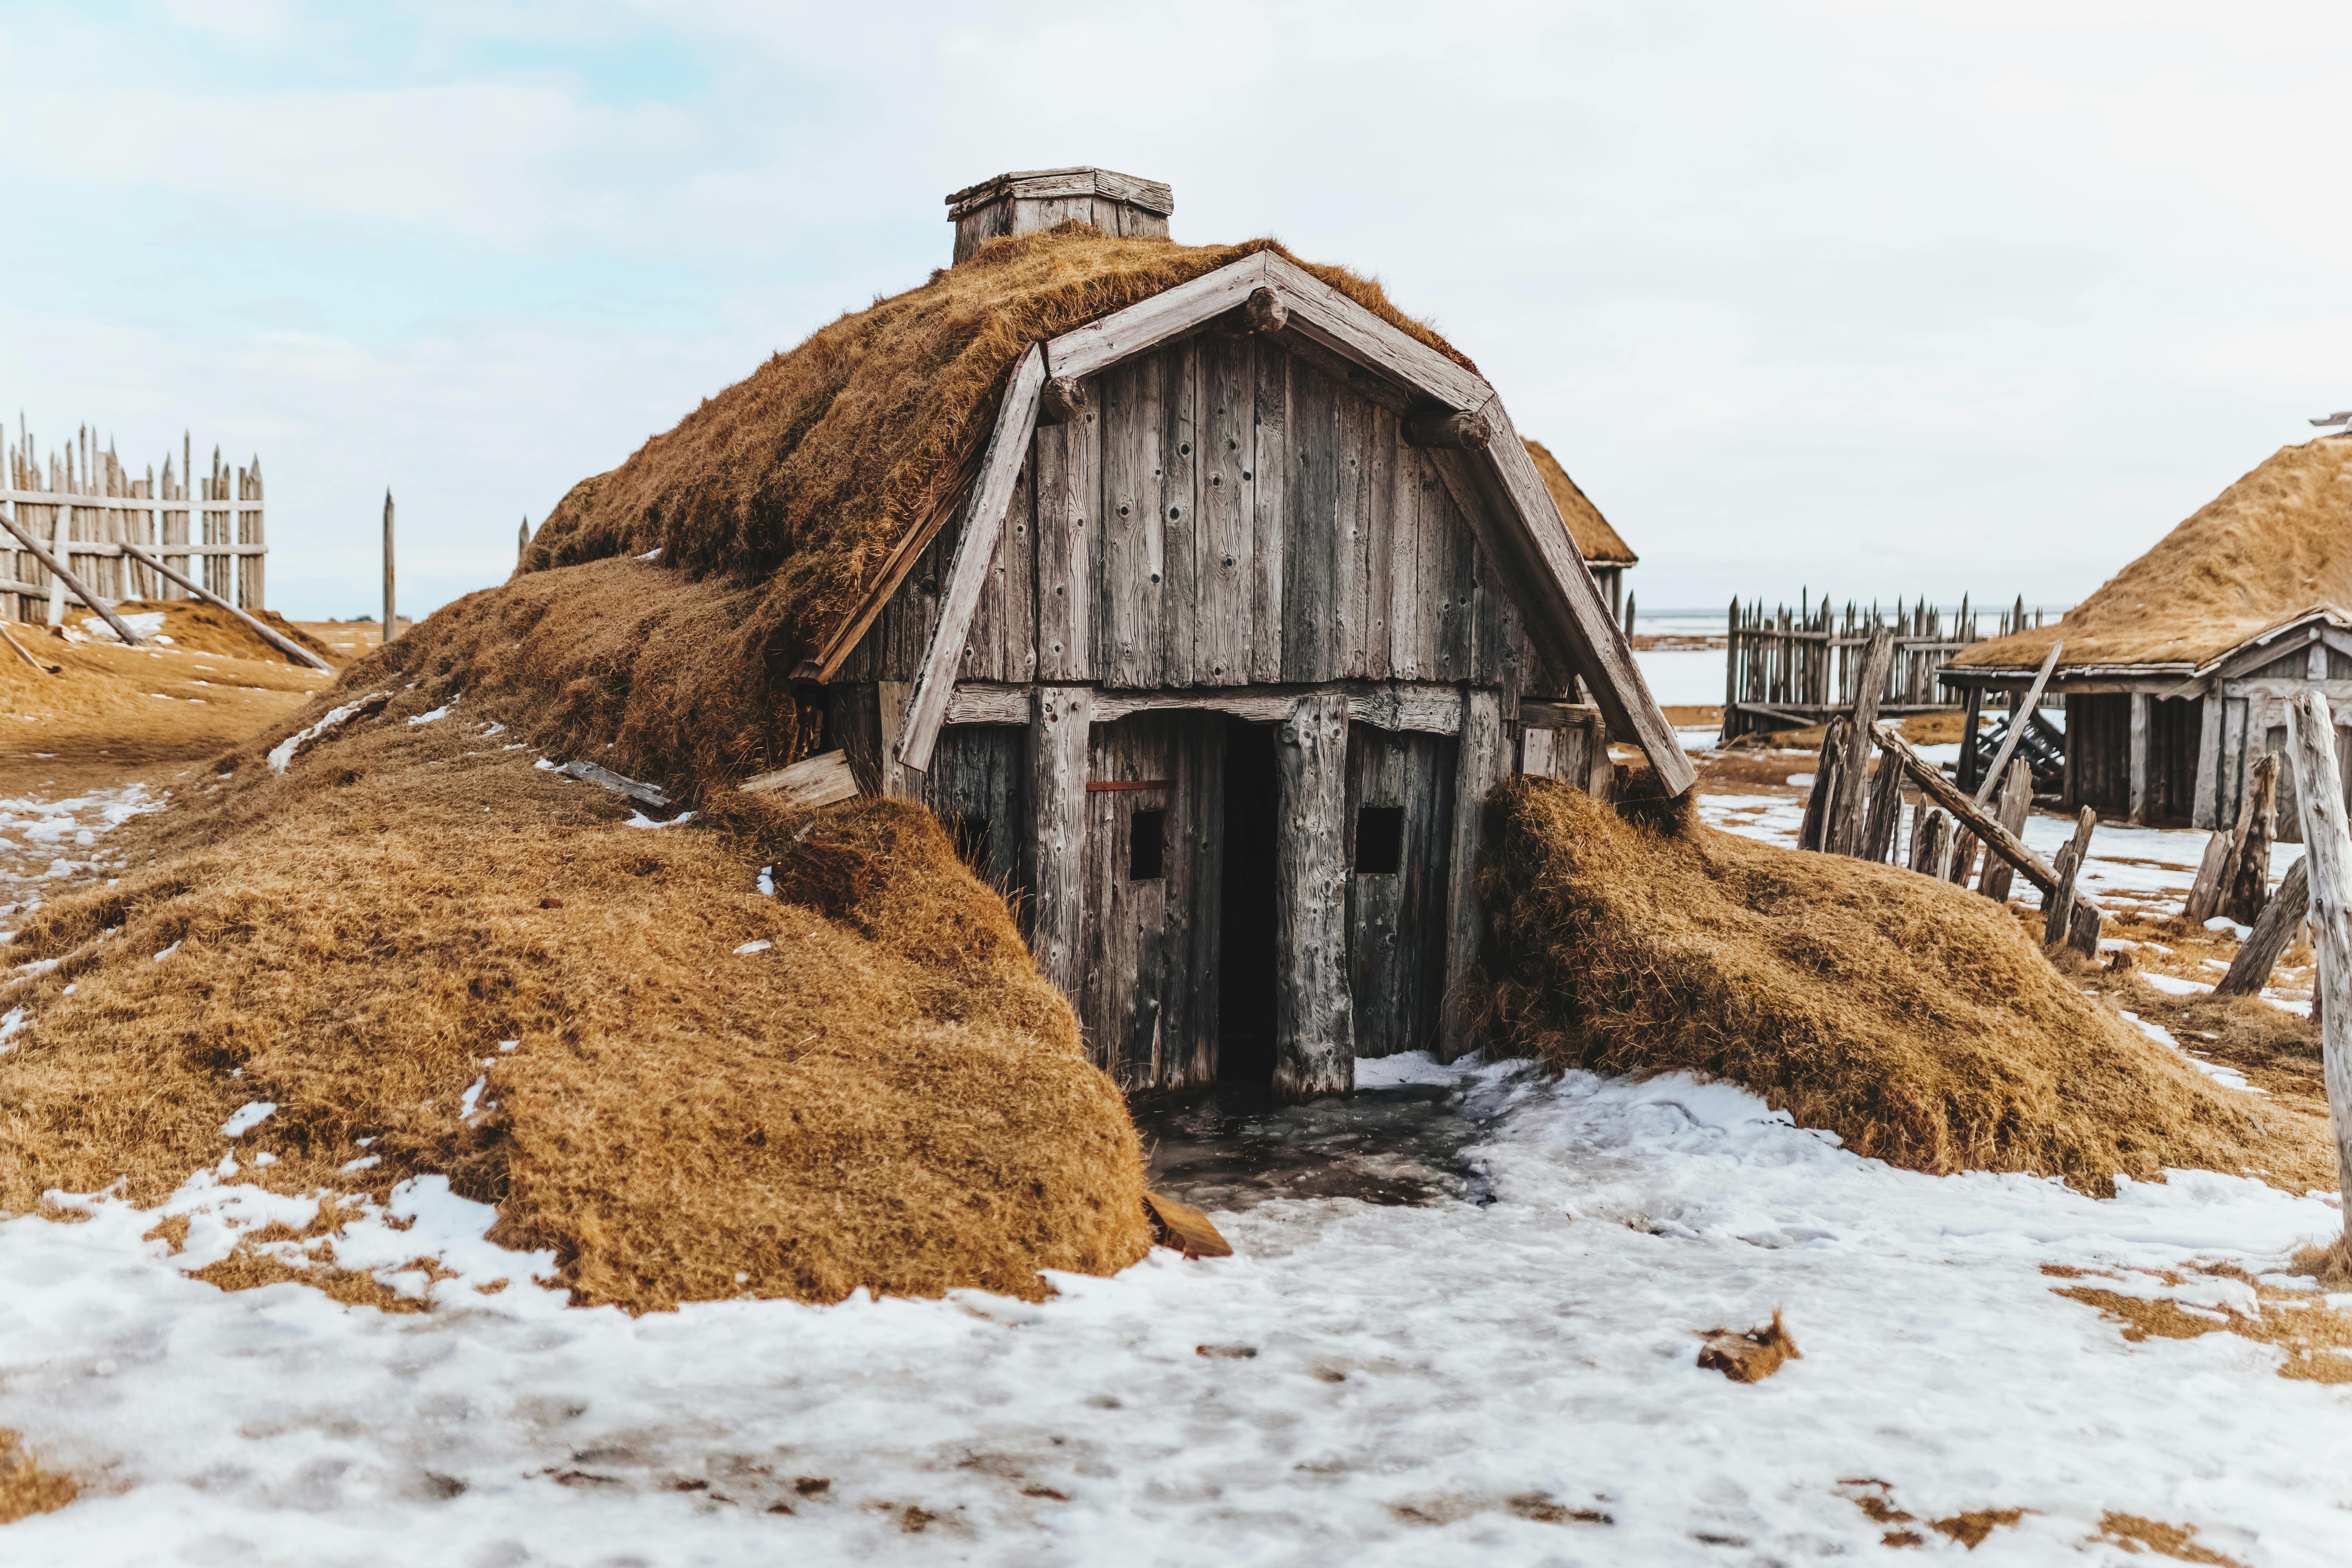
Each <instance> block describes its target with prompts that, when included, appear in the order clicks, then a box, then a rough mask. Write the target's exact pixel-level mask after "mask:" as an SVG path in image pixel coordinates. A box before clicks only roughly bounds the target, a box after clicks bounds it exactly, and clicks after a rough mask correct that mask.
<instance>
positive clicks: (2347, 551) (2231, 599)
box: [1952, 437, 2352, 669]
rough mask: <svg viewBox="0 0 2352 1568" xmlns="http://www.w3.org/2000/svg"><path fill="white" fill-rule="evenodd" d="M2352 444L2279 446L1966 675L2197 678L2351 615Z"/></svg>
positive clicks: (1990, 651) (1960, 663)
mask: <svg viewBox="0 0 2352 1568" xmlns="http://www.w3.org/2000/svg"><path fill="white" fill-rule="evenodd" d="M2347 607H2352V441H2347V440H2344V439H2341V438H2339V437H2322V438H2320V439H2319V440H2316V441H2309V442H2305V444H2304V445H2302V446H2299V447H2280V448H2279V449H2278V451H2276V452H2274V453H2273V454H2272V455H2271V457H2270V458H2269V459H2268V460H2267V461H2265V462H2264V463H2263V464H2262V466H2261V467H2259V468H2255V469H2254V470H2253V471H2252V473H2250V474H2248V475H2246V476H2245V477H2244V478H2243V479H2240V480H2239V481H2238V482H2237V483H2236V484H2233V485H2231V487H2230V488H2229V489H2226V490H2223V491H2222V492H2221V494H2220V495H2218V496H2216V497H2214V498H2213V499H2212V500H2210V501H2208V502H2207V503H2206V504H2205V505H2204V506H2203V507H2201V508H2200V509H2199V510H2198V511H2197V513H2196V515H2195V516H2193V517H2191V518H2189V520H2188V521H2186V522H2183V523H2181V524H2180V525H2179V527H2178V528H2175V529H2174V530H2173V531H2171V532H2170V533H2168V534H2166V535H2165V536H2164V537H2163V538H2162V539H2160V540H2158V542H2157V544H2156V547H2155V548H2154V549H2152V550H2150V551H2149V552H2147V554H2145V555H2143V556H2141V557H2140V558H2139V559H2138V560H2137V561H2135V562H2133V563H2131V564H2130V565H2128V566H2126V567H2125V568H2124V569H2123V570H2122V571H2120V572H2118V573H2116V574H2115V575H2114V576H2113V577H2110V578H2109V579H2107V581H2106V582H2105V584H2102V585H2101V586H2100V588H2099V590H2098V591H2097V592H2096V593H2095V594H2093V595H2091V596H2090V597H2089V598H2087V599H2085V600H2084V601H2083V602H2082V603H2081V604H2079V605H2075V606H2074V608H2073V609H2071V610H2069V611H2067V612H2066V614H2065V616H2064V618H2063V619H2062V620H2059V621H2056V622H2054V623H2053V624H2051V625H2049V626H2036V627H2034V628H2033V629H2032V630H2031V631H2023V632H2017V633H2014V634H2012V635H2011V636H2009V637H1997V638H1995V639H1993V640H1991V641H1990V642H1983V643H1979V644H1978V645H1977V646H1976V647H1971V648H1969V650H1968V651H1967V652H1966V653H1964V654H1962V655H1961V656H1960V657H1959V658H1956V659H1954V660H1953V661H1952V662H1953V665H1954V666H1955V667H1956V668H1992V669H2004V668H2024V669H2031V668H2034V667H2035V666H2036V665H2038V664H2040V663H2041V662H2042V656H2043V655H2045V654H2047V653H2048V652H2049V651H2050V645H2051V643H2052V642H2053V640H2057V639H2060V638H2063V639H2064V641H2065V644H2066V651H2065V652H2064V653H2063V655H2062V656H2061V657H2060V666H2059V667H2060V668H2061V669H2074V668H2084V667H2095V666H2113V665H2137V664H2146V665H2164V666H2181V667H2186V668H2191V669H2194V668H2200V667H2201V666H2203V665H2205V664H2207V663H2210V661H2211V660H2213V659H2216V658H2220V657H2221V655H2223V654H2225V653H2227V652H2229V651H2230V650H2231V648H2233V647H2237V646H2239V645H2240V644H2241V643H2243V642H2244V641H2245V640H2246V639H2247V638H2249V637H2252V636H2254V635H2255V634H2256V633H2258V632H2263V631H2266V630H2268V629H2269V628H2271V627H2272V626H2278V625H2280V624H2281V623H2283V622H2285V621H2291V620H2294V619H2296V618H2298V617H2300V616H2304V615H2305V614H2308V613H2309V612H2311V611H2313V610H2319V609H2335V610H2336V611H2337V613H2338V614H2341V615H2346V616H2352V608H2347Z"/></svg>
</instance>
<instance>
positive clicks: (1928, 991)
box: [1480, 778, 2333, 1196]
mask: <svg viewBox="0 0 2352 1568" xmlns="http://www.w3.org/2000/svg"><path fill="white" fill-rule="evenodd" d="M1486 832H1487V836H1488V838H1487V844H1486V856H1485V858H1484V862H1483V863H1484V866H1485V869H1484V870H1482V871H1481V873H1480V879H1481V880H1480V885H1481V887H1482V889H1484V892H1485V896H1486V907H1487V910H1488V911H1489V914H1490V916H1491V919H1492V921H1493V939H1492V945H1491V947H1490V949H1489V951H1488V952H1487V953H1486V957H1485V963H1484V977H1483V978H1482V980H1481V982H1480V984H1481V985H1482V987H1483V991H1484V997H1483V1002H1484V1013H1485V1016H1486V1024H1487V1026H1488V1028H1489V1030H1490V1034H1491V1037H1492V1038H1493V1040H1494V1042H1495V1043H1496V1046H1497V1047H1498V1048H1502V1049H1506V1050H1516V1051H1518V1052H1522V1053H1526V1054H1530V1055H1535V1056H1539V1057H1540V1058H1542V1059H1543V1060H1544V1061H1545V1062H1546V1063H1548V1064H1549V1066H1551V1067H1553V1068H1570V1067H1576V1068H1592V1069H1594V1070H1596V1071H1601V1072H1608V1073H1632V1074H1641V1073H1653V1072H1670V1071H1675V1070H1691V1071H1696V1072H1700V1073H1704V1074H1706V1075H1708V1076H1710V1077H1715V1078H1721V1079H1728V1080H1731V1081H1733V1082H1736V1083H1740V1084H1744V1085H1746V1086H1748V1088H1750V1089H1755V1090H1756V1091H1757V1092H1759V1093H1760V1094H1762V1095H1763V1096H1764V1097H1765V1099H1766V1100H1768V1101H1769V1103H1770V1104H1772V1105H1773V1106H1774V1107H1776V1108H1778V1109H1781V1110H1787V1111H1788V1112H1789V1113H1790V1115H1791V1116H1792V1117H1793V1118H1794V1119H1795V1120H1796V1121H1798V1122H1799V1123H1800V1124H1801V1125H1803V1126H1808V1127H1819V1128H1824V1129H1826V1130H1828V1131H1832V1132H1835V1133H1836V1134H1838V1136H1839V1137H1840V1138H1841V1139H1843V1141H1844V1142H1845V1145H1846V1147H1848V1148H1850V1149H1852V1150H1853V1151H1854V1152H1857V1153H1861V1154H1865V1155H1871V1156H1874V1157H1876V1158H1879V1159H1884V1160H1885V1161H1888V1162H1889V1163H1894V1164H1897V1165H1902V1166H1906V1167H1908V1168H1910V1169H1913V1170H1918V1171H1927V1172H1933V1173H1949V1172H1954V1171H1960V1170H1992V1171H2032V1172H2036V1173H2041V1174H2043V1175H2054V1176H2060V1177H2063V1178H2064V1179H2065V1181H2066V1182H2067V1183H2068V1184H2070V1185H2073V1186H2075V1187H2078V1188H2080V1189H2082V1190H2084V1191H2085V1192H2089V1193H2093V1194H2098V1195H2102V1196H2105V1195H2107V1194H2111V1193H2112V1192H2113V1191H2114V1178H2115V1176H2116V1174H2117V1173H2122V1174H2126V1175H2128V1176H2131V1177H2132V1178H2134V1179H2136V1180H2147V1179H2152V1178H2155V1177H2157V1176H2158V1174H2159V1173H2161V1172H2162V1171H2163V1169H2164V1168H2165V1167H2166V1166H2168V1165H2169V1166H2200V1167H2203V1168H2206V1169H2210V1170H2216V1171H2224V1172H2229V1173H2242V1172H2245V1171H2248V1170H2250V1169H2252V1168H2257V1167H2258V1168H2261V1169H2262V1170H2263V1171H2265V1172H2267V1173H2269V1174H2270V1176H2271V1177H2272V1179H2273V1180H2275V1181H2277V1182H2279V1183H2280V1184H2283V1185H2286V1186H2289V1187H2290V1188H2291V1189H2292V1190H2294V1191H2303V1190H2305V1189H2307V1188H2309V1187H2311V1186H2315V1185H2319V1184H2323V1183H2326V1182H2327V1181H2328V1180H2330V1179H2331V1177H2332V1173H2333V1161H2332V1158H2330V1154H2329V1151H2327V1150H2326V1148H2325V1147H2323V1146H2322V1143H2321V1142H2320V1140H2319V1139H2318V1138H2316V1137H2315V1135H2314V1134H2313V1133H2312V1131H2311V1130H2310V1129H2309V1128H2307V1127H2305V1126H2304V1125H2303V1124H2302V1121H2301V1120H2300V1119H2279V1118H2265V1117H2263V1115H2261V1114H2260V1113H2259V1112H2258V1111H2257V1110H2255V1108H2254V1102H2253V1101H2252V1100H2250V1099H2249V1097H2247V1096H2245V1095H2242V1094H2239V1093H2236V1092H2233V1091H2230V1090H2226V1089H2221V1088H2218V1087H2217V1086H2215V1085H2214V1084H2213V1083H2212V1082H2211V1080H2210V1079H2207V1078H2205V1077H2204V1076H2203V1075H2201V1074H2200V1073H2199V1072H2198V1071H2197V1070H2196V1069H2195V1068H2194V1067H2193V1066H2191V1065H2190V1064H2189V1061H2188V1060H2187V1059H2186V1058H2183V1057H2181V1056H2179V1054H2177V1053H2175V1052H2172V1051H2169V1050H2167V1049H2166V1048H2165V1047H2162V1046H2159V1045H2158V1044H2156V1043H2155V1042H2154V1041H2152V1040H2150V1039H2148V1038H2147V1037H2145V1036H2143V1035H2142V1034H2140V1033H2139V1032H2138V1031H2137V1029H2135V1028H2133V1027H2132V1026H2131V1025H2130V1024H2129V1023H2127V1022H2126V1021H2125V1020H2124V1019H2122V1018H2121V1017H2119V1016H2116V1014H2114V1013H2113V1012H2110V1011H2108V1010H2107V1009H2106V1008H2105V1007H2103V1006H2101V1005H2099V1004H2098V1003H2097V1002H2095V1001H2094V1000H2092V999H2091V998H2089V997H2087V996H2085V995H2084V994H2082V992H2081V991H2080V990H2078V989H2077V988H2076V987H2075V986H2074V984H2072V983H2070V982H2069V981H2068V980H2067V979H2066V978H2065V977H2064V976H2063V975H2061V974H2059V973H2057V972H2056V971H2055V970H2053V968H2052V967H2051V966H2050V964H2049V963H2048V962H2047V961H2046V960H2044V959H2043V958H2042V955H2041V954H2040V952H2037V951H2036V950H2035V949H2034V947H2033V945H2032V942H2030V941H2029V940H2028V939H2027V938H2026V936H2025V935H2024V934H2023V933H2022V932H2021V931H2020V930H2019V928H2018V925H2017V922H2016V921H2014V920H2013V919H2012V918H2011V916H2010V915H2009V914H2008V912H2007V911H2006V910H2003V909H2002V908H2000V906H1999V905H1996V904H1994V903H1992V902H1991V901H1990V900H1986V899H1983V898H1981V897H1979V896H1977V895H1976V894H1973V893H1969V892H1966V891H1964V890H1962V889H1958V888H1956V887H1953V886H1951V885H1949V884H1948V883H1942V882H1937V881H1934V880H1931V879H1927V878H1925V877H1920V876H1917V875H1916V874H1914V873H1912V872H1909V871H1906V870H1902V869H1899V868H1895V867H1891V866H1880V865H1873V864H1868V863H1865V862H1864V861H1860V860H1854V859H1850V858H1844V857H1841V856H1829V855H1808V854H1799V853H1797V852H1795V851H1792V850H1787V849H1781V848H1779V847H1774V846H1771V845H1766V844H1759V843H1757V842H1755V841H1754V840H1751V839H1747V838H1741V837H1736V836H1734V835H1731V834H1727V833H1721V832H1718V831H1717V830H1715V829H1713V828H1710V827H1707V826H1704V825H1702V824H1700V823H1699V822H1698V821H1697V820H1696V817H1695V816H1694V815H1693V813H1692V809H1691V806H1690V804H1689V802H1688V800H1687V799H1686V798H1685V799H1684V800H1681V801H1675V802H1659V801H1654V800H1653V801H1648V802H1635V803H1633V804H1630V805H1627V806H1625V807H1624V808H1623V815H1622V816H1621V815H1620V814H1619V812H1618V811H1615V810H1612V808H1611V807H1609V806H1606V805H1601V804H1599V803H1597V802H1595V801H1593V800H1592V799H1591V797H1590V796H1587V795H1582V794H1580V793H1579V792H1576V791H1573V790H1570V789H1568V788H1566V787H1565V786H1562V785H1559V784H1554V783H1552V782H1550V781H1548V780H1534V779H1524V778H1523V779H1518V780H1515V781H1514V782H1512V783H1511V784H1508V785H1507V786H1506V787H1505V788H1503V789H1502V790H1500V791H1498V792H1497V793H1496V795H1494V796H1493V797H1491V800H1490V804H1489V806H1488V814H1487V823H1486Z"/></svg>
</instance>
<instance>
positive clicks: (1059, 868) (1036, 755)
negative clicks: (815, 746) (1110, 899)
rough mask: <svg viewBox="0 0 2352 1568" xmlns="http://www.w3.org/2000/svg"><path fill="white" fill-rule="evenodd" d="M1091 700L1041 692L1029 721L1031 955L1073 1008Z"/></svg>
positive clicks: (1087, 695)
mask: <svg viewBox="0 0 2352 1568" xmlns="http://www.w3.org/2000/svg"><path fill="white" fill-rule="evenodd" d="M1094 696H1095V694H1094V690H1093V689H1092V688H1091V687H1085V686H1041V687H1039V688H1038V689H1037V693H1036V697H1035V701H1034V708H1033V709H1032V711H1031V716H1030V720H1029V843H1028V847H1027V851H1028V852H1027V855H1026V858H1027V860H1028V862H1029V868H1028V869H1029V889H1030V905H1029V951H1030V952H1031V953H1032V954H1033V955H1034V957H1035V958H1036V960H1037V968H1038V970H1039V972H1040V973H1043V974H1044V975H1045V978H1046V979H1047V980H1050V981H1052V982H1053V983H1054V984H1055V985H1056V986H1058V987H1060V989H1061V993H1062V994H1063V995H1065V996H1066V997H1068V998H1070V1000H1071V1001H1072V1002H1073V1003H1075V1002H1076V1000H1077V997H1078V989H1079V983H1080V982H1081V981H1082V980H1083V979H1084V978H1085V975H1084V973H1083V958H1082V955H1083V952H1084V951H1085V950H1084V945H1083V938H1084V936H1085V931H1086V886H1087V881H1086V871H1087V865H1086V861H1087V767H1088V762H1087V740H1088V738H1089V734H1090V731H1091V730H1092V728H1093V725H1094ZM884 756H885V757H886V759H887V757H888V753H887V751H886V752H884Z"/></svg>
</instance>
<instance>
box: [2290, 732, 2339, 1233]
mask: <svg viewBox="0 0 2352 1568" xmlns="http://www.w3.org/2000/svg"><path fill="white" fill-rule="evenodd" d="M2286 732H2287V747H2288V750H2289V752H2290V753H2291V754H2292V755H2293V757H2294V798H2295V809H2296V810H2297V811H2298V812H2299V813H2300V814H2301V815H2302V817H2303V848H2304V853H2303V863H2304V867H2305V874H2306V875H2307V876H2308V878H2309V879H2310V883H2311V925H2312V933H2313V942H2312V946H2314V947H2315V948H2316V949H2317V950H2318V952H2319V975H2318V984H2317V985H2316V986H2315V987H2314V989H2313V992H2312V1000H2313V1011H2315V1012H2316V1013H2317V1014H2318V1015H2319V1057H2320V1066H2321V1070H2322V1074H2323V1076H2324V1077H2325V1078H2326V1083H2327V1114H2328V1119H2329V1121H2332V1122H2333V1123H2334V1124H2335V1128H2336V1184H2337V1186H2338V1187H2339V1188H2341V1189H2342V1191H2343V1194H2344V1246H2345V1248H2346V1250H2347V1252H2352V829H2347V826H2346V825H2345V818H2344V777H2343V773H2342V772H2341V770H2340V769H2338V768H2337V766H2336V721H2335V716H2334V715H2333V714H2331V713H2329V712H2328V710H2327V699H2326V697H2324V696H2322V695H2320V694H2319V693H2318V692H2316V691H2313V690H2309V689H2305V690H2303V691H2300V692H2297V693H2296V694H2295V695H2294V697H2292V698H2290V699H2289V700H2287V705H2286Z"/></svg>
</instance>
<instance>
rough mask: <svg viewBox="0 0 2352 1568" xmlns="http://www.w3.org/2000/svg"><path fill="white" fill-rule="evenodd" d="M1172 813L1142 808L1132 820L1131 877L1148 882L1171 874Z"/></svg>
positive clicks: (1129, 851) (1131, 878) (1129, 876)
mask: <svg viewBox="0 0 2352 1568" xmlns="http://www.w3.org/2000/svg"><path fill="white" fill-rule="evenodd" d="M1167 865H1168V814H1167V813H1166V812H1165V811H1139V812H1137V813H1136V814H1135V815H1134V816H1131V817H1129V819H1128V829H1127V879H1128V880H1129V881H1130V882H1148V881H1150V880H1151V879H1153V878H1154V877H1163V876H1166V875H1167Z"/></svg>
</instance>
